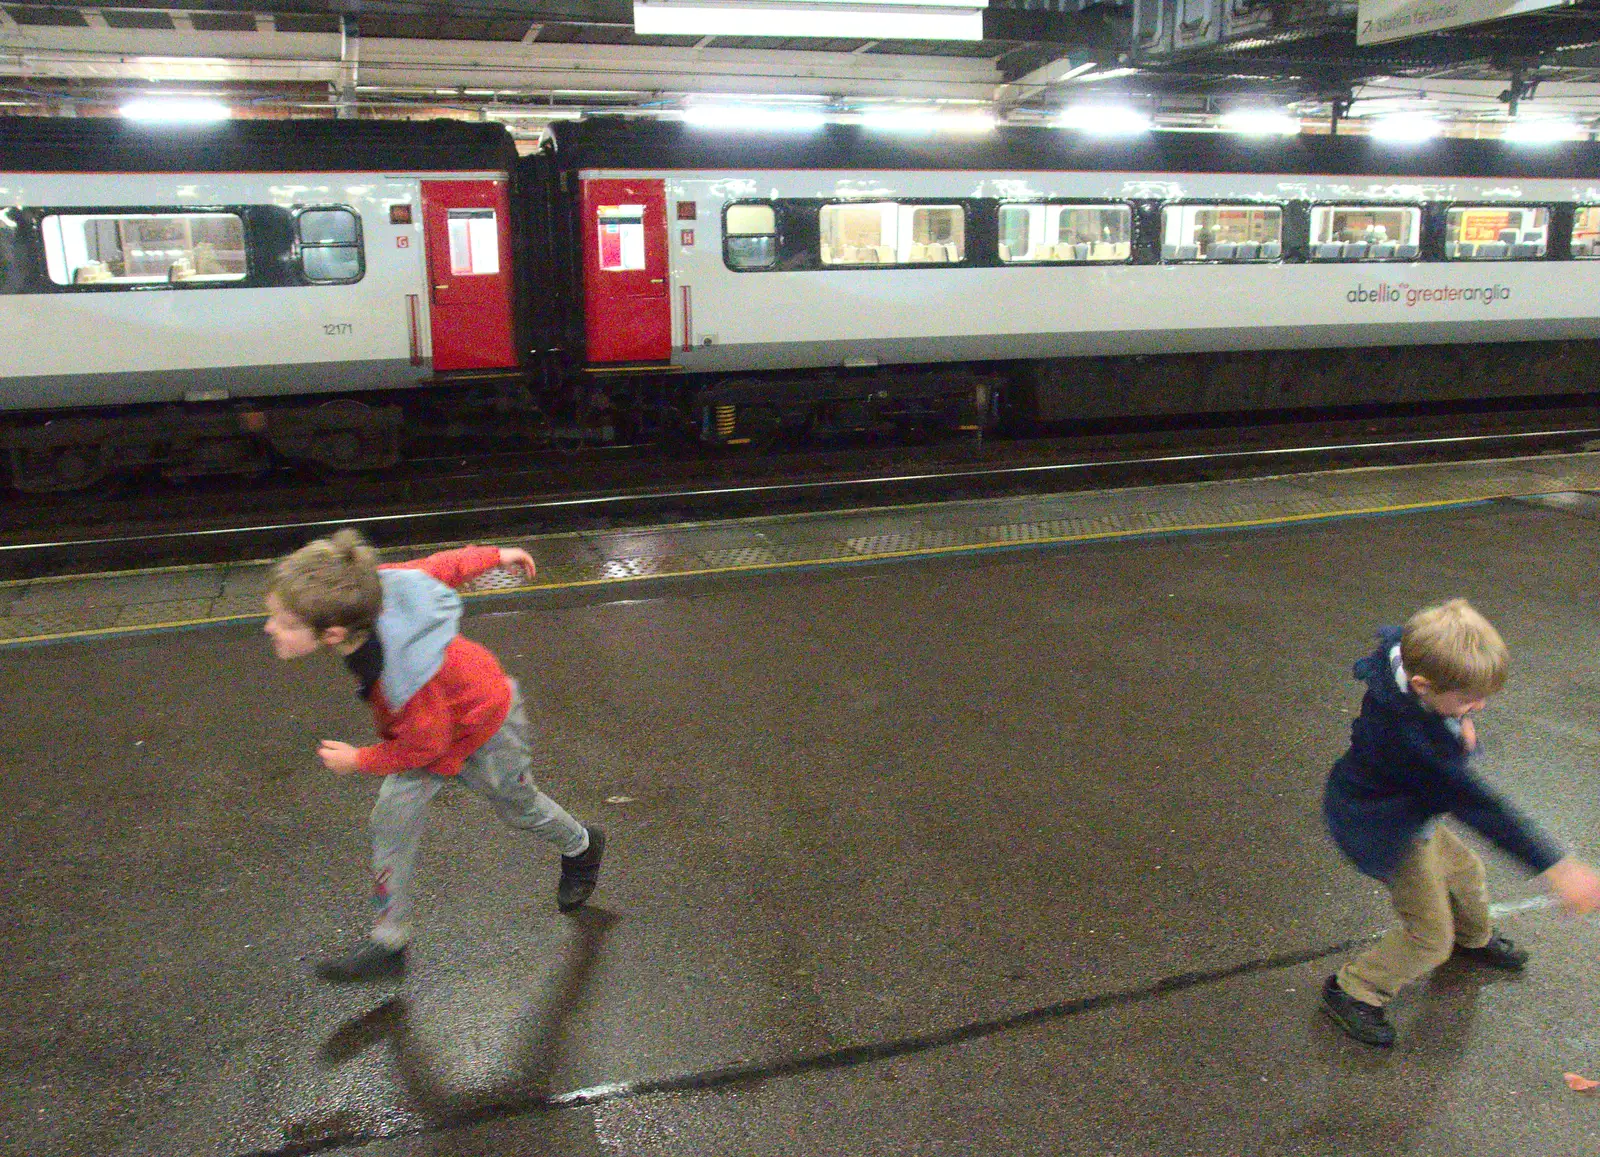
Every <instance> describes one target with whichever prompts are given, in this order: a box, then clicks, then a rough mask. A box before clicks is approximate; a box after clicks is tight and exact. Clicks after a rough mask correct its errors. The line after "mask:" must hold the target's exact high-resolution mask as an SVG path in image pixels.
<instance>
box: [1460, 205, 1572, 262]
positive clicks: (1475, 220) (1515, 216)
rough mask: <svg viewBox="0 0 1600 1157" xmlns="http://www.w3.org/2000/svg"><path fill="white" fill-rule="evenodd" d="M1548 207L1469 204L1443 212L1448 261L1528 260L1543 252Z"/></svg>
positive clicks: (1543, 253) (1547, 222) (1548, 231)
mask: <svg viewBox="0 0 1600 1157" xmlns="http://www.w3.org/2000/svg"><path fill="white" fill-rule="evenodd" d="M1549 239H1550V211H1549V210H1548V209H1546V208H1544V207H1543V206H1540V205H1469V206H1463V207H1461V208H1456V209H1449V210H1447V211H1446V212H1445V222H1444V255H1445V257H1446V258H1447V259H1448V260H1450V261H1530V260H1534V259H1537V258H1540V257H1543V256H1544V255H1545V250H1546V247H1547V246H1548V244H1549Z"/></svg>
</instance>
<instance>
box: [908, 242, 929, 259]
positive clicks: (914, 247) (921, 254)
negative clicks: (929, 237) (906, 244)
mask: <svg viewBox="0 0 1600 1157" xmlns="http://www.w3.org/2000/svg"><path fill="white" fill-rule="evenodd" d="M906 260H907V261H931V260H933V259H932V258H930V257H929V256H928V246H926V245H924V244H923V243H922V242H920V241H913V242H912V243H911V252H909V253H907V254H906Z"/></svg>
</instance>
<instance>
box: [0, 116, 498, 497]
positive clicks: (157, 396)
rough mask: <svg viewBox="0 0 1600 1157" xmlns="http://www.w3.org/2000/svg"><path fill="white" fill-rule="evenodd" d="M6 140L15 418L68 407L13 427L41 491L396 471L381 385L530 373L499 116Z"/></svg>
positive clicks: (6, 309)
mask: <svg viewBox="0 0 1600 1157" xmlns="http://www.w3.org/2000/svg"><path fill="white" fill-rule="evenodd" d="M0 156H3V157H4V158H5V160H4V162H3V165H4V171H0V332H3V333H5V334H7V335H8V340H7V341H6V342H5V343H4V351H3V352H0V411H4V412H6V413H8V414H10V415H13V416H23V417H26V416H30V415H52V416H56V417H57V420H56V421H53V422H50V423H48V424H41V423H37V422H33V423H30V422H27V421H23V422H20V423H17V424H15V425H13V426H12V428H11V429H10V430H9V431H8V432H7V434H6V438H7V444H8V446H9V447H10V449H11V451H12V455H11V457H12V466H13V475H14V478H15V481H16V482H17V484H18V485H19V486H21V487H23V488H25V489H36V490H48V489H58V488H65V487H68V486H76V485H82V484H85V483H87V482H91V481H93V479H94V478H96V477H98V476H99V475H100V474H102V473H104V472H105V471H106V470H108V469H111V468H114V467H117V466H126V465H137V464H141V463H144V462H158V463H160V464H161V465H163V466H164V467H166V468H167V469H168V470H169V471H172V472H178V473H191V474H192V473H205V472H208V471H210V470H213V469H236V468H238V467H239V466H240V465H241V464H242V460H243V459H248V458H249V457H250V456H252V455H254V454H256V453H258V452H259V451H260V450H261V449H263V448H265V447H267V446H271V447H274V448H276V449H277V450H279V451H281V452H283V453H287V454H291V455H293V456H296V457H301V458H309V459H312V460H316V461H323V462H326V463H328V464H331V465H336V466H341V467H347V468H358V467H364V466H378V465H383V464H385V463H388V462H392V461H393V459H394V457H395V453H396V446H397V436H396V430H397V428H398V418H399V411H398V409H397V408H396V407H394V406H392V405H389V404H387V403H385V402H382V401H370V399H375V398H377V399H381V398H384V397H386V396H387V394H388V393H389V392H393V391H406V390H411V389H414V388H416V387H419V386H427V385H437V384H439V383H441V382H450V381H457V380H461V379H463V378H466V377H474V378H480V377H482V376H484V375H495V374H516V373H520V372H521V368H522V366H523V363H524V360H525V359H524V356H523V350H524V340H523V337H522V336H521V335H519V332H518V325H517V318H518V317H519V315H520V314H521V312H522V310H521V309H520V307H519V303H518V295H517V286H518V280H517V278H516V277H515V276H514V274H515V256H514V247H513V237H512V225H513V221H514V217H513V214H512V212H511V197H512V188H511V183H512V180H513V173H514V164H515V152H514V150H513V149H512V147H511V144H510V141H509V139H508V138H507V137H506V135H505V133H504V132H503V130H501V129H499V128H497V127H493V126H471V125H464V124H456V123H451V122H437V123H433V124H426V125H411V124H400V123H387V124H384V123H366V124H345V123H341V122H299V123H291V122H261V121H258V122H238V123H231V124H224V125H219V126H207V127H203V128H193V127H190V128H167V129H156V128H148V127H135V126H130V125H126V124H123V123H120V122H116V121H89V120H45V121H39V120H33V121H29V120H22V119H10V120H7V119H0ZM329 395H337V396H338V398H339V399H340V400H339V401H337V402H335V403H333V404H329ZM307 396H311V397H312V398H313V399H315V400H313V401H311V402H309V403H308V402H306V399H307ZM292 399H298V400H300V404H295V403H294V402H293V401H291V400H292ZM86 411H88V412H90V413H87V414H86V413H85V412H86ZM63 415H74V416H73V417H62V416H63Z"/></svg>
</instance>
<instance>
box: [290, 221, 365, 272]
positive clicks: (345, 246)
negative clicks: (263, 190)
mask: <svg viewBox="0 0 1600 1157" xmlns="http://www.w3.org/2000/svg"><path fill="white" fill-rule="evenodd" d="M295 235H296V236H297V237H298V238H299V241H300V270H301V272H302V273H304V274H305V277H306V280H307V281H314V282H318V283H320V284H333V283H339V282H349V281H360V280H361V274H362V272H363V268H364V267H363V265H362V258H361V220H360V218H358V217H357V216H356V214H355V211H354V210H353V209H342V208H338V207H329V208H317V209H303V210H301V211H300V214H299V216H298V217H296V218H295Z"/></svg>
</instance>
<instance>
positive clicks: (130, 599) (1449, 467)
mask: <svg viewBox="0 0 1600 1157" xmlns="http://www.w3.org/2000/svg"><path fill="white" fill-rule="evenodd" d="M1594 490H1600V453H1595V454H1587V453H1586V454H1563V455H1546V456H1540V457H1534V458H1515V459H1503V460H1499V461H1494V462H1481V463H1440V464H1437V465H1416V466H1397V467H1375V468H1369V469H1359V470H1343V471H1336V472H1333V473H1326V474H1287V475H1279V476H1277V477H1273V478H1260V479H1244V480H1239V481H1234V482H1197V483H1185V484H1180V485H1173V486H1141V487H1129V488H1126V489H1122V490H1103V491H1089V492H1083V493H1076V494H1061V495H1054V496H1044V497H1041V496H1038V495H1030V496H1027V497H1021V498H1005V499H977V500H973V501H968V502H952V503H937V504H929V505H922V506H913V507H899V508H893V509H884V510H856V511H847V512H843V513H837V514H815V515H785V516H777V517H772V518H751V519H741V520H738V521H734V522H722V523H706V524H700V525H685V526H677V527H662V528H652V529H648V530H622V531H592V532H580V533H574V534H559V535H547V536H543V537H539V538H534V539H529V540H526V541H524V542H523V543H522V545H524V546H525V547H526V548H527V549H528V550H529V552H530V553H532V554H533V556H534V558H535V559H536V560H537V561H538V563H539V573H538V575H537V577H536V578H535V579H534V580H533V581H532V582H531V583H530V582H528V581H527V580H525V579H524V578H523V576H522V575H521V574H520V572H515V571H511V570H506V569H503V568H496V569H494V570H492V571H490V572H488V573H487V574H485V575H482V576H480V577H479V578H478V579H476V580H475V581H474V582H472V583H470V584H468V585H467V587H465V588H464V589H463V592H462V593H463V594H465V595H467V596H468V597H481V596H493V595H505V594H509V593H515V592H525V591H526V592H531V591H557V590H565V589H576V588H587V587H605V586H608V585H616V584H622V583H630V582H638V581H640V580H644V579H662V578H671V577H674V576H677V577H689V576H695V575H710V574H730V573H739V572H760V571H766V570H777V569H784V568H791V567H802V566H826V565H830V564H837V563H855V562H868V561H874V560H890V559H911V558H924V557H930V556H934V555H939V554H948V553H958V552H972V551H985V550H997V549H1001V550H1003V549H1015V548H1017V547H1020V546H1029V545H1046V544H1052V543H1070V542H1092V541H1103V540H1107V539H1115V538H1120V537H1134V536H1138V535H1149V534H1172V533H1177V532H1183V531H1193V530H1217V529H1228V528H1239V529H1244V528H1248V527H1258V526H1271V525H1282V524H1285V523H1291V522H1302V521H1310V520H1315V519H1326V518H1338V517H1343V516H1348V515H1354V514H1371V513H1382V512H1392V511H1403V510H1419V509H1428V508H1437V507H1441V506H1453V505H1461V504H1464V503H1472V502H1483V501H1488V500H1490V499H1495V498H1529V497H1534V496H1538V495H1553V494H1571V493H1574V492H1582V491H1594ZM448 545H451V544H440V545H439V546H436V547H432V548H423V547H419V548H415V549H413V550H408V551H406V552H405V556H407V557H410V556H415V555H419V554H425V553H428V551H429V550H430V549H443V547H445V546H448ZM384 556H385V558H391V559H392V558H397V557H401V555H399V554H397V553H396V552H392V551H389V552H384ZM270 568H271V564H270V563H264V562H263V563H251V564H242V565H241V564H235V565H231V566H205V567H176V568H166V569H162V570H154V571H145V572H139V573H133V574H127V575H83V576H77V577H72V578H60V579H37V580H23V581H19V582H9V583H0V647H11V646H19V645H23V644H30V643H41V642H48V641H52V640H59V639H73V638H90V637H95V636H104V635H113V634H123V633H130V632H135V631H144V630H157V629H163V628H170V627H176V626H195V625H199V624H206V623H228V622H257V623H259V622H260V621H261V619H262V618H263V610H262V606H261V592H262V590H263V589H264V588H265V584H266V579H267V575H268V573H269V571H270Z"/></svg>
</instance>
